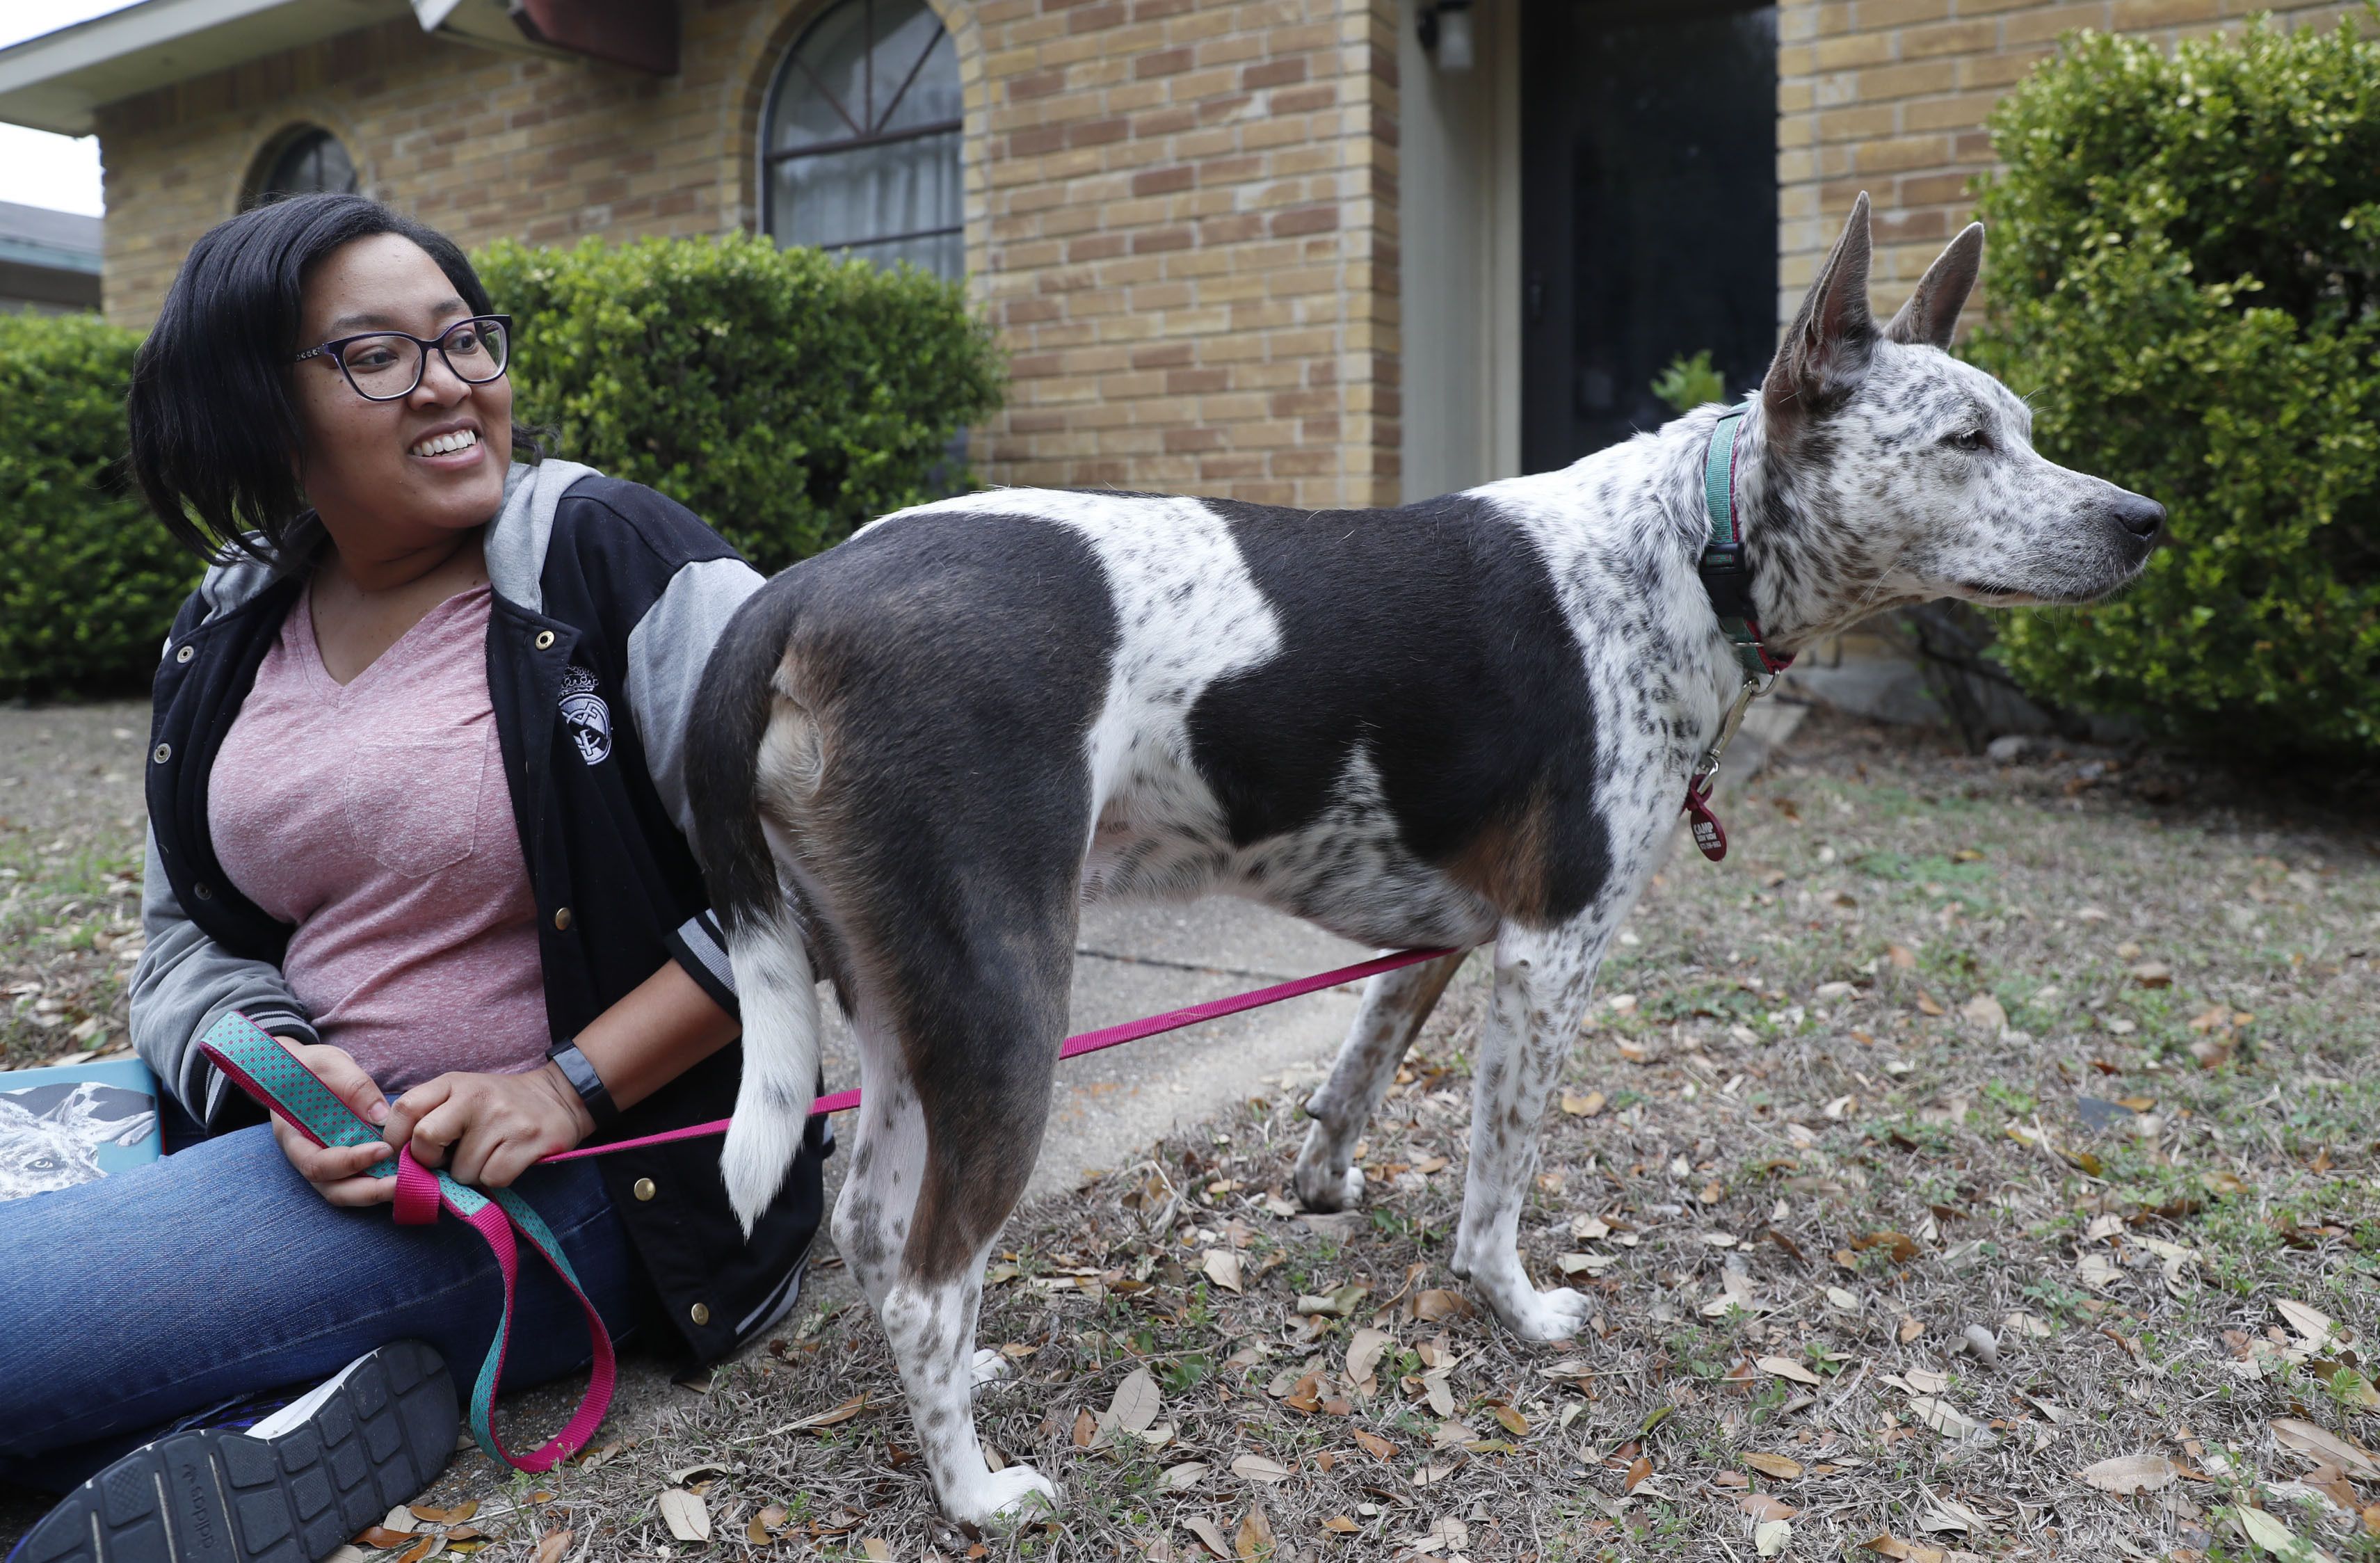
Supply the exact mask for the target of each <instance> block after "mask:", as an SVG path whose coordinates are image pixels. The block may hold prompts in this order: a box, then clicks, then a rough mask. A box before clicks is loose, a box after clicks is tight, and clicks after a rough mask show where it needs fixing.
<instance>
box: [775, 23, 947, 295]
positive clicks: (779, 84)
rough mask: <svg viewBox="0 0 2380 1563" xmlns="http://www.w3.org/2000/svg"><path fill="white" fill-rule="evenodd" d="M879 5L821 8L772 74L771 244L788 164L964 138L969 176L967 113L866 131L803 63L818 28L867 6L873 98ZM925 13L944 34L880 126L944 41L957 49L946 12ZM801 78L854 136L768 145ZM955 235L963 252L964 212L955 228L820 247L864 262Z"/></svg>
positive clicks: (880, 117) (915, 67)
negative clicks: (779, 182) (779, 176)
mask: <svg viewBox="0 0 2380 1563" xmlns="http://www.w3.org/2000/svg"><path fill="white" fill-rule="evenodd" d="M877 3H878V0H833V3H832V4H831V5H828V6H823V7H822V8H820V11H819V12H818V14H817V15H815V16H813V17H811V18H810V19H809V20H808V21H807V23H805V24H804V25H803V28H802V30H801V31H800V32H799V33H798V34H797V35H796V36H795V39H794V41H793V42H792V43H789V44H787V45H786V47H785V51H784V53H783V55H780V56H779V57H778V60H777V64H776V67H775V68H774V70H773V71H772V73H771V77H770V80H769V92H768V96H767V97H766V98H765V99H764V100H763V101H762V103H761V105H760V128H759V181H760V201H759V206H760V232H761V233H762V234H764V235H766V236H767V237H768V238H770V239H771V240H772V241H774V242H777V243H778V244H779V245H780V246H781V247H782V246H783V242H784V241H783V240H780V239H778V238H777V215H778V212H777V192H776V178H775V174H776V170H777V168H778V167H779V166H780V165H783V164H786V163H793V162H796V161H799V160H800V159H803V158H808V157H822V156H825V155H828V154H830V153H846V152H860V151H864V150H866V149H868V148H870V147H880V146H894V145H898V144H899V143H901V142H903V141H915V140H924V139H926V138H927V137H929V136H948V135H956V136H957V137H958V138H959V151H960V156H961V159H962V173H964V159H965V134H966V121H965V114H964V112H962V114H961V115H960V116H959V117H957V118H954V119H946V120H936V121H935V122H933V123H932V124H929V125H911V126H905V127H904V128H901V129H898V130H873V131H871V130H870V129H868V128H867V127H865V126H861V125H856V124H854V123H853V121H852V117H851V112H850V110H849V109H848V108H847V107H846V106H845V105H844V104H843V102H842V100H841V99H839V98H837V97H836V96H835V94H834V93H833V92H830V91H828V89H827V86H826V83H825V82H823V81H820V79H818V76H817V73H816V72H814V71H812V70H811V69H810V67H809V62H808V61H807V60H805V59H803V58H802V47H803V45H804V44H806V43H808V42H809V41H810V39H811V38H812V37H813V36H814V35H815V34H816V33H817V32H818V31H819V29H820V28H821V27H823V26H825V25H826V23H827V21H828V19H829V18H832V16H833V15H834V14H835V13H836V12H837V11H839V10H841V9H843V8H844V6H862V7H864V8H865V11H866V26H867V30H868V50H867V53H866V55H865V56H864V59H865V62H866V63H865V66H864V69H865V70H866V72H867V75H866V78H865V80H866V86H865V88H864V91H865V92H866V93H867V95H868V97H869V98H871V99H872V98H873V97H874V96H875V92H876V49H877V43H878V40H877V36H876V6H877ZM924 8H925V10H926V11H927V12H928V14H929V15H930V16H932V17H933V18H934V23H935V26H936V27H937V28H938V29H939V33H938V36H937V37H936V38H935V40H934V42H933V43H929V44H927V45H926V47H925V48H924V49H922V50H920V51H919V52H918V55H917V59H916V60H915V61H914V62H912V63H911V65H910V67H909V74H908V75H906V76H905V77H903V78H902V79H901V84H900V86H899V87H898V88H896V89H894V91H893V92H892V96H891V97H889V98H887V99H886V100H885V101H884V106H883V109H882V111H881V112H880V113H879V114H877V115H876V116H875V118H876V121H877V123H879V124H881V123H882V122H883V121H885V120H887V119H890V118H891V117H892V112H893V111H894V110H895V109H897V108H899V107H900V106H901V103H902V100H903V99H905V97H907V96H908V93H909V90H910V89H911V88H912V87H915V86H916V85H917V78H918V76H919V75H920V74H922V73H923V72H924V70H925V68H926V63H927V62H928V61H929V60H931V59H932V58H933V57H934V52H935V50H936V49H937V48H939V47H940V46H941V42H942V40H944V39H949V40H951V42H952V43H953V47H955V45H956V43H957V39H956V35H955V34H953V32H952V31H951V28H950V23H949V22H948V21H946V20H944V19H943V17H942V14H941V11H939V10H937V9H936V8H935V7H934V6H932V5H931V4H930V0H929V3H927V4H926V5H925V7H924ZM796 77H798V78H800V79H802V80H803V81H804V82H805V83H806V84H807V87H808V89H809V90H810V91H812V92H816V93H818V94H819V95H820V97H822V98H824V99H825V100H826V102H827V103H828V104H829V105H830V106H832V108H833V109H834V111H835V116H836V117H838V118H839V119H841V120H842V121H843V123H844V125H845V126H846V127H848V128H850V129H851V131H852V132H853V133H852V134H851V135H848V136H844V137H841V138H839V139H837V140H831V141H815V142H812V143H810V144H809V145H807V146H798V147H783V148H774V147H771V145H770V144H769V142H770V140H771V135H772V133H773V132H774V131H775V129H776V126H777V110H778V108H779V106H780V104H782V103H783V96H784V92H785V91H786V89H787V87H788V85H789V84H791V83H793V82H794V80H795V78H796ZM962 79H964V78H962ZM862 112H863V113H866V112H867V105H866V104H862ZM953 235H955V236H957V237H958V238H959V240H960V243H961V246H962V247H964V246H965V236H966V221H965V215H964V210H963V211H962V215H961V218H960V220H959V221H958V222H956V223H953V224H951V225H949V226H945V227H932V228H919V229H917V230H915V231H914V232H909V233H897V234H879V235H875V236H873V237H871V238H865V239H861V240H859V241H857V242H856V243H848V244H837V245H832V246H820V247H819V248H821V249H824V250H827V251H828V253H830V254H839V255H847V256H857V257H859V258H860V259H863V260H865V259H868V256H867V254H866V251H868V250H876V249H880V248H881V247H883V246H885V245H888V244H905V243H909V242H912V241H914V240H917V239H921V238H949V237H952V236H953Z"/></svg>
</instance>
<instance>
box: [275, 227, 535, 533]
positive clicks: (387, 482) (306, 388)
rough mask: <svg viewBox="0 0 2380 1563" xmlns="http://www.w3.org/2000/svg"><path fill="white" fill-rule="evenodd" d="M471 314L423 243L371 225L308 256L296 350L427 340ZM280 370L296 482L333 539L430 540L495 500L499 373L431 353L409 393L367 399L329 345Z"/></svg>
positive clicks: (505, 457) (507, 404)
mask: <svg viewBox="0 0 2380 1563" xmlns="http://www.w3.org/2000/svg"><path fill="white" fill-rule="evenodd" d="M470 312H471V309H470V306H469V305H468V304H466V303H465V302H464V301H463V300H462V299H461V298H460V297H459V296H458V295H457V294H456V293H455V285H454V284H453V283H452V282H450V281H448V280H447V278H446V274H445V273H444V272H442V271H440V270H439V269H438V263H437V262H435V261H433V260H431V258H430V253H429V251H427V250H423V249H422V248H421V247H420V246H419V245H418V244H416V243H414V242H413V241H412V240H411V239H409V238H402V237H400V236H398V235H396V234H375V235H373V236H372V237H370V238H359V239H356V240H355V241H353V242H352V243H348V244H343V245H341V246H340V247H339V248H338V249H336V250H333V251H331V253H330V254H328V255H326V256H324V257H323V258H322V260H321V261H320V262H318V263H316V264H315V267H314V269H313V271H312V273H311V274H310V275H308V277H307V278H306V282H305V292H304V298H303V302H302V306H301V310H300V315H299V324H300V330H299V339H298V343H297V349H296V350H297V351H300V352H302V351H304V350H305V349H306V348H311V347H314V346H316V345H318V344H320V343H323V342H328V341H332V340H334V339H336V338H338V337H342V336H357V335H359V334H361V333H363V332H367V331H403V332H407V333H410V334H411V335H413V336H419V337H423V338H431V337H435V336H437V335H438V334H439V333H440V332H442V331H443V330H445V329H446V328H447V327H448V326H450V325H453V324H455V322H456V321H458V320H462V319H464V318H466V317H467V316H468V315H469V314H470ZM396 346H397V348H398V350H399V351H400V352H404V353H410V352H412V351H413V350H414V349H413V348H412V347H411V346H410V345H408V344H406V343H402V342H400V343H398V344H397V345H396ZM291 372H292V373H294V374H295V375H296V376H297V380H296V391H297V422H298V429H299V432H300V434H301V436H302V437H303V439H304V442H305V448H304V450H303V451H302V452H301V454H300V458H299V463H298V481H299V482H300V483H301V484H302V485H303V486H304V488H305V490H306V498H307V500H308V502H309V503H310V504H311V505H312V506H313V507H315V509H317V510H318V511H320V512H321V513H322V519H323V523H324V525H325V526H326V527H328V528H329V529H330V531H331V533H332V536H333V537H334V540H336V541H337V542H338V543H339V545H340V547H341V548H342V549H346V550H354V549H357V548H362V549H364V550H366V551H368V552H371V553H380V552H382V551H383V549H384V550H386V551H387V552H390V553H402V552H405V551H407V550H409V549H414V548H420V547H427V546H432V545H434V544H435V543H436V542H437V541H438V538H439V535H440V534H442V533H449V532H454V531H464V530H467V529H468V528H471V527H476V526H479V525H480V524H481V523H482V522H484V521H487V520H489V519H491V518H492V517H493V516H494V515H495V513H496V510H497V508H498V507H500V506H502V505H503V503H504V472H505V470H506V468H507V466H508V465H509V464H510V460H511V452H512V443H513V388H512V382H511V381H510V380H509V379H496V380H492V381H489V382H487V383H486V384H484V385H472V384H470V383H469V382H468V381H465V380H461V379H458V378H457V377H456V376H455V372H454V371H453V370H451V369H449V368H448V367H447V365H446V360H444V358H443V357H442V356H441V355H440V354H438V353H437V352H434V351H433V352H431V354H430V355H429V361H428V362H427V363H426V364H424V365H423V367H422V373H421V384H420V385H417V386H415V387H414V389H413V393H412V395H410V396H407V397H400V398H398V399H397V400H395V401H384V402H377V401H369V400H366V399H365V398H364V397H361V396H359V395H358V394H357V392H356V390H355V387H354V386H352V385H349V384H348V383H347V379H346V375H345V374H344V373H342V372H340V369H339V366H338V365H337V364H336V363H334V361H332V360H331V358H330V356H329V355H328V354H325V355H323V356H322V357H321V358H311V359H308V360H305V361H304V362H303V363H299V364H297V365H294V366H293V367H292V371H291ZM399 383H400V384H402V382H401V381H400V382H399ZM457 434H462V435H464V436H466V443H465V444H463V446H462V447H461V448H460V449H454V450H442V451H441V453H440V454H437V455H430V454H427V453H425V452H424V451H423V449H422V446H423V445H424V443H425V442H431V441H437V442H439V443H440V444H441V445H442V446H452V445H454V444H455V439H454V438H452V437H451V436H455V435H457ZM442 436H448V437H445V438H443V439H442Z"/></svg>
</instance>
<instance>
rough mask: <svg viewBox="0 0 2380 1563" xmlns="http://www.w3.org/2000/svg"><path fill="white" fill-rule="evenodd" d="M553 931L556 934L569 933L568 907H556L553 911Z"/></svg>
mask: <svg viewBox="0 0 2380 1563" xmlns="http://www.w3.org/2000/svg"><path fill="white" fill-rule="evenodd" d="M553 931H554V932H555V933H557V934H567V933H569V932H570V909H569V908H568V907H556V908H554V909H553Z"/></svg>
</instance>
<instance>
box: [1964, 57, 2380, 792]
mask: <svg viewBox="0 0 2380 1563" xmlns="http://www.w3.org/2000/svg"><path fill="white" fill-rule="evenodd" d="M1991 128H1992V135H1993V144H1994V146H1995V148H1996V150H1997V151H1998V155H1999V156H2000V158H2001V159H2002V160H2003V161H2004V162H2005V163H2006V165H2007V171H2006V173H2005V174H2003V175H2001V176H1999V177H1996V178H1993V179H1991V180H1989V181H1988V182H1987V183H1986V184H1985V187H1984V189H1983V190H1982V198H1981V201H1980V202H1979V203H1978V207H1977V212H1978V215H1980V216H1981V217H1982V219H1983V220H1984V221H1985V223H1986V224H1987V225H1989V226H1990V228H1991V263H1990V275H1989V282H1988V287H1989V294H1990V299H1991V306H1992V309H1991V314H1990V317H1989V320H1988V323H1987V324H1986V325H1985V327H1984V328H1983V329H1981V330H1979V331H1978V332H1977V333H1976V335H1975V336H1974V339H1973V341H1972V343H1970V345H1969V347H1968V349H1967V350H1968V351H1969V352H1970V353H1971V355H1972V356H1973V360H1974V361H1976V362H1977V363H1979V364H1981V365H1983V366H1984V367H1985V368H1987V369H1990V370H1992V371H1994V372H1997V373H1998V374H2000V375H2001V376H2002V377H2003V378H2004V379H2006V380H2007V381H2008V382H2009V383H2010V385H2012V386H2014V387H2015V388H2016V389H2018V390H2020V391H2022V392H2024V393H2026V394H2028V395H2029V396H2030V397H2031V398H2032V400H2033V406H2034V442H2035V444H2036V446H2038V447H2039V448H2040V449H2041V450H2042V451H2043V452H2044V453H2045V454H2046V455H2047V456H2049V457H2051V458H2053V459H2056V460H2058V461H2059V462H2062V463H2064V464H2066V465H2068V466H2071V467H2076V468H2079V469H2081V470H2084V471H2087V472H2094V473H2097V474H2099V475H2101V476H2103V477H2106V478H2107V479H2109V480H2111V481H2113V482H2119V483H2121V484H2123V485H2124V486H2126V487H2127V488H2131V489H2134V490H2137V491H2139V492H2141V493H2143V494H2147V495H2152V496H2153V497H2155V498H2156V499H2159V500H2161V501H2163V502H2164V503H2165V505H2166V507H2167V508H2168V512H2169V513H2170V515H2171V518H2172V520H2171V533H2170V540H2169V543H2168V546H2167V547H2165V548H2163V549H2161V550H2160V551H2159V552H2158V553H2157V554H2156V555H2155V556H2154V557H2153V558H2152V559H2151V560H2150V562H2149V567H2148V570H2147V573H2146V576H2145V578H2144V579H2143V581H2142V582H2141V583H2140V584H2139V585H2138V586H2137V587H2135V588H2134V589H2132V590H2131V592H2127V593H2125V594H2124V595H2122V596H2120V597H2119V598H2117V599H2115V600H2113V601H2111V602H2108V603H2107V604H2101V605H2098V606H2095V607H2091V608H2086V609H2083V610H2080V611H2073V610H2059V611H2055V612H2040V611H2036V612H2029V613H2022V614H2019V615H2016V616H2014V617H2012V618H2010V620H2009V621H2008V623H2007V625H2006V627H2005V629H2004V632H2003V634H2002V636H2001V640H2000V642H1999V647H1998V654H1999V655H2000V656H2001V657H2002V658H2003V659H2004V660H2005V662H2006V663H2007V665H2009V667H2010V669H2011V670H2012V671H2013V672H2015V674H2016V675H2017V676H2018V677H2019V678H2021V679H2022V681H2023V682H2024V683H2025V684H2026V686H2027V687H2028V688H2029V689H2031V690H2034V692H2036V693H2038V694H2040V695H2042V696H2044V697H2046V699H2048V700H2050V701H2052V702H2057V703H2059V704H2062V705H2067V706H2072V707H2079V708H2084V709H2090V710H2095V711H2101V712H2114V713H2124V714H2132V715H2135V716H2138V717H2140V718H2142V719H2143V720H2144V721H2145V722H2146V723H2147V724H2149V725H2150V726H2151V727H2153V728H2158V729H2162V730H2164V731H2165V732H2167V733H2168V734H2172V735H2176V736H2180V737H2183V738H2187V739H2197V740H2200V741H2216V740H2219V741H2223V742H2227V743H2230V744H2246V745H2249V746H2252V747H2254V748H2256V749H2260V750H2263V751H2299V752H2306V753H2313V752H2331V753H2341V752H2353V751H2365V752H2369V751H2380V45H2375V44H2374V43H2367V42H2365V41H2364V40H2362V38H2360V37H2358V36H2357V35H2356V32H2355V31H2354V30H2353V29H2352V28H2351V27H2350V26H2349V25H2347V24H2345V23H2342V24H2340V26H2339V28H2338V31H2326V32H2315V31H2298V32H2284V31H2276V30H2274V29H2272V28H2271V27H2269V26H2264V25H2258V26H2254V27H2252V28H2250V29H2249V30H2248V31H2246V32H2245V33H2244V34H2242V35H2240V37H2238V38H2237V39H2236V40H2234V41H2228V42H2226V41H2222V40H2219V39H2217V40H2201V41H2188V42H2184V43H2180V45H2179V46H2177V47H2176V48H2175V49H2174V51H2173V52H2172V54H2171V55H2168V54H2166V53H2165V52H2164V51H2163V50H2162V49H2161V48H2160V47H2159V46H2158V45H2157V44H2155V43H2150V42H2145V41H2139V40H2133V39H2123V38H2109V37H2101V36H2095V35H2091V34H2087V33H2086V34H2082V35H2079V36H2077V37H2076V38H2074V39H2071V40H2070V41H2069V43H2068V44H2067V46H2066V48H2065V50H2064V52H2063V54H2062V55H2061V56H2060V57H2058V58H2057V59H2055V60H2053V61H2051V62H2050V63H2048V64H2046V65H2045V66H2043V67H2041V68H2040V69H2039V70H2037V71H2036V72H2035V73H2034V75H2033V76H2032V77H2030V78H2029V79H2027V80H2026V81H2025V82H2024V83H2023V85H2022V86H2021V87H2020V88H2019V89H2018V90H2017V91H2015V92H2012V93H2010V95H2009V97H2008V98H2006V99H2005V100H2003V102H2002V103H2001V104H2000V106H1999V107H1998V109H1997V110H1996V111H1995V113H1994V115H1993V116H1992V119H1991Z"/></svg>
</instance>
